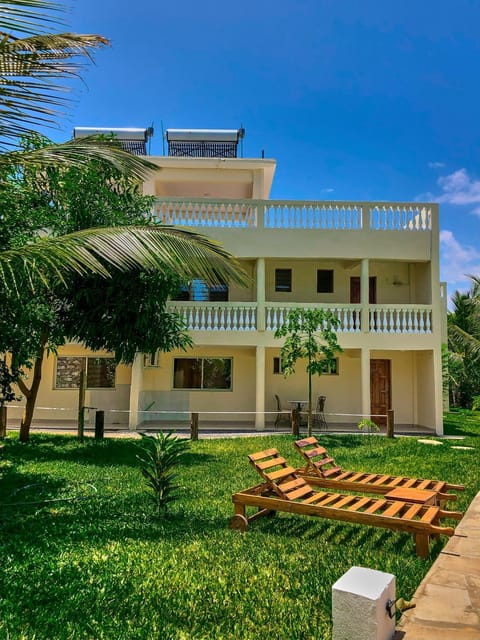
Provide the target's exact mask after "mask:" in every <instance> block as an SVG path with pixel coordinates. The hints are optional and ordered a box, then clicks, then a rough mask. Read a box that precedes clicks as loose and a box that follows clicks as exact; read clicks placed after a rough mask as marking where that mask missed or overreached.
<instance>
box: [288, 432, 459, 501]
mask: <svg viewBox="0 0 480 640" xmlns="http://www.w3.org/2000/svg"><path fill="white" fill-rule="evenodd" d="M294 446H295V448H296V450H297V451H298V452H299V453H300V455H301V456H302V457H303V458H304V459H305V460H306V466H305V468H303V469H298V470H297V472H298V474H299V475H301V476H302V477H304V478H305V480H306V481H307V482H308V483H310V484H313V485H315V486H319V487H324V488H335V489H340V490H343V491H356V492H359V491H360V492H365V493H379V494H387V493H390V492H391V491H392V490H394V489H397V490H398V491H397V493H398V494H399V495H401V494H402V491H401V490H405V491H403V493H404V494H405V495H408V491H406V490H410V489H415V490H417V491H430V492H433V493H435V494H436V500H435V502H436V503H438V504H440V505H443V504H444V503H445V502H446V501H448V500H456V499H457V496H456V495H455V494H454V493H448V491H452V490H453V491H463V490H464V489H465V487H464V486H463V485H460V484H449V483H447V482H444V481H442V480H424V479H422V478H409V477H406V476H391V475H388V474H381V473H367V472H358V471H345V470H344V469H342V468H341V467H339V466H338V465H337V464H336V462H335V460H334V459H333V458H332V457H331V456H329V455H328V453H327V450H326V449H325V447H322V446H321V445H320V443H319V442H318V440H317V439H316V438H315V437H311V438H304V439H303V440H297V441H296V442H294Z"/></svg>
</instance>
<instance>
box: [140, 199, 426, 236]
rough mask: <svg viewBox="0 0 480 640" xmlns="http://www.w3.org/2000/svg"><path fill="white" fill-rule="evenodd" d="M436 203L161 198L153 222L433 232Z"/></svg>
mask: <svg viewBox="0 0 480 640" xmlns="http://www.w3.org/2000/svg"><path fill="white" fill-rule="evenodd" d="M432 216H433V211H432V206H431V205H429V204H416V203H397V202H396V203H380V202H375V203H371V202H370V203H369V202H340V201H338V202H326V201H316V200H248V199H244V200H217V199H212V198H197V199H188V198H187V199H186V198H172V197H164V198H160V197H158V198H156V199H155V203H154V205H153V208H152V211H151V217H152V220H153V221H155V222H158V223H160V224H168V225H181V226H193V227H226V228H232V229H234V228H256V227H264V228H268V229H323V230H330V229H331V230H362V229H363V230H369V229H370V230H373V231H430V230H431V229H432Z"/></svg>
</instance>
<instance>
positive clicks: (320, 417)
mask: <svg viewBox="0 0 480 640" xmlns="http://www.w3.org/2000/svg"><path fill="white" fill-rule="evenodd" d="M326 401H327V397H326V396H318V398H317V405H316V407H315V413H314V414H313V426H314V427H318V428H319V429H325V430H327V429H328V424H327V421H326V419H325V413H324V411H325V402H326Z"/></svg>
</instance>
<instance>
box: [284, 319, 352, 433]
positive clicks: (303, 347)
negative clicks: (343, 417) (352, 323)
mask: <svg viewBox="0 0 480 640" xmlns="http://www.w3.org/2000/svg"><path fill="white" fill-rule="evenodd" d="M338 325H339V321H338V319H337V318H336V317H335V316H334V315H333V313H332V312H331V311H325V310H323V309H292V310H291V311H289V313H288V314H287V317H286V320H285V322H284V323H283V324H282V326H281V327H279V328H278V329H277V330H276V332H275V338H279V339H280V338H284V343H283V346H282V348H281V350H280V358H281V362H282V369H283V372H284V375H285V376H289V375H291V374H292V373H295V367H296V365H297V362H298V360H305V361H306V372H307V375H308V434H309V435H311V430H312V376H314V375H318V376H321V375H322V374H323V373H326V372H327V371H328V369H329V367H330V366H332V364H333V363H334V360H335V354H336V353H340V352H341V351H342V348H341V347H340V345H339V344H338V342H337V334H336V331H335V330H336V329H337V327H338Z"/></svg>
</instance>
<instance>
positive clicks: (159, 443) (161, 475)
mask: <svg viewBox="0 0 480 640" xmlns="http://www.w3.org/2000/svg"><path fill="white" fill-rule="evenodd" d="M140 446H141V448H142V455H137V458H138V460H140V462H141V463H142V464H143V466H142V468H141V471H142V475H143V476H144V478H145V479H146V483H147V486H148V487H149V488H150V497H151V499H152V500H153V502H154V504H155V507H156V513H157V515H158V516H160V515H162V514H164V513H166V511H167V507H168V505H169V503H170V502H173V501H174V500H176V499H177V497H178V494H177V489H178V488H179V487H178V485H177V484H175V479H176V473H175V468H176V467H178V466H179V464H180V463H181V461H182V458H183V456H184V454H185V452H186V450H187V449H188V446H189V444H188V441H187V440H182V439H180V438H178V437H177V436H174V435H173V433H172V432H171V431H169V432H168V433H167V434H164V433H163V432H162V431H161V432H160V433H157V434H156V435H154V436H147V435H144V434H142V444H141V445H140Z"/></svg>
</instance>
